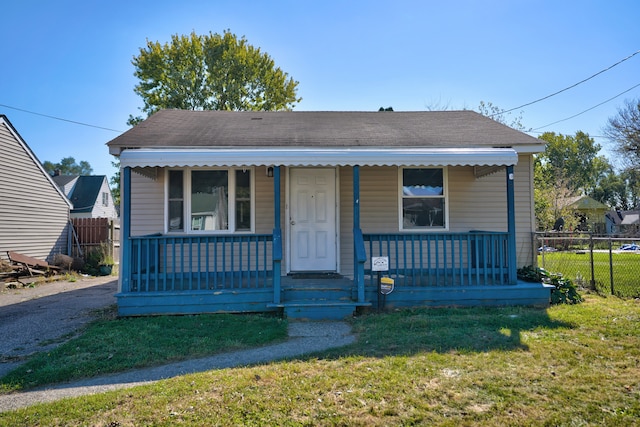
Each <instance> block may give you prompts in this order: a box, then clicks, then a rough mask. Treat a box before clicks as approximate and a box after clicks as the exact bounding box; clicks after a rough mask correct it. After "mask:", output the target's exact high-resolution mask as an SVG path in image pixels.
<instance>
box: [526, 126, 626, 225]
mask: <svg viewBox="0 0 640 427" xmlns="http://www.w3.org/2000/svg"><path fill="white" fill-rule="evenodd" d="M540 139H542V140H544V141H546V143H547V144H546V147H545V151H544V153H540V154H539V155H537V156H536V160H535V163H534V200H535V213H536V221H537V223H538V228H539V229H543V230H550V229H553V228H555V226H556V220H558V219H559V218H563V220H564V229H574V228H576V226H577V225H578V224H577V222H578V221H577V218H576V217H575V216H574V212H572V211H571V210H570V209H569V208H568V207H567V203H566V200H567V199H568V198H570V197H573V196H578V195H588V196H591V197H593V198H594V199H596V200H598V201H600V202H602V203H607V204H609V205H610V206H614V205H613V204H611V203H610V202H611V200H613V198H615V197H617V196H616V195H613V194H614V193H615V192H616V191H617V189H616V187H612V186H611V184H612V183H613V182H614V180H615V171H614V169H613V166H612V165H611V163H609V161H608V160H607V158H606V157H604V156H602V155H599V152H600V149H601V147H600V145H599V144H596V143H595V141H594V140H593V138H591V137H589V135H588V134H586V133H584V132H581V131H578V132H576V134H575V135H573V136H572V135H562V134H556V133H554V132H545V133H544V134H542V135H541V136H540ZM616 194H617V193H616ZM605 196H606V197H605Z"/></svg>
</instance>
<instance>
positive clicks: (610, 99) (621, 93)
mask: <svg viewBox="0 0 640 427" xmlns="http://www.w3.org/2000/svg"><path fill="white" fill-rule="evenodd" d="M638 86H640V83H638V84H637V85H635V86H633V87H630V88H629V89H627V90H625V91H623V92H620V93H619V94H617V95H615V96H612V97H611V98H609V99H607V100H606V101H602V102H601V103H599V104H597V105H594V106H593V107H590V108H587V109H586V110H584V111H581V112H579V113H578V114H574V115H573V116H571V117H567V118H565V119H561V120H557V121H555V122H553V123H549V124H548V125H544V126H539V127H537V128H535V129H531V130H532V131H536V130H538V129H542V128H546V127H548V126H551V125H555V124H556V123H560V122H564V121H567V120H570V119H573V118H574V117H578V116H579V115H581V114H584V113H586V112H587V111H591V110H593V109H594V108H597V107H599V106H601V105H603V104H606V103H607V102H609V101H613V100H614V99H616V98H617V97H619V96H621V95H624V94H625V93H627V92H630V91H632V90H633V89H635V88H637V87H638Z"/></svg>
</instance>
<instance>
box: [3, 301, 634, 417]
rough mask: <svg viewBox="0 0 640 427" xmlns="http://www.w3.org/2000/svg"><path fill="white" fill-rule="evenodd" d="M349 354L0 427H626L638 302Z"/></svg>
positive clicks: (374, 345) (432, 322) (25, 412)
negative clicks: (79, 426) (200, 426)
mask: <svg viewBox="0 0 640 427" xmlns="http://www.w3.org/2000/svg"><path fill="white" fill-rule="evenodd" d="M353 327H354V330H355V332H356V333H358V340H357V343H356V344H354V345H351V346H348V347H343V348H341V349H337V350H332V351H329V352H326V353H322V354H316V355H313V356H312V357H309V358H306V359H304V360H292V361H285V362H274V363H269V364H264V365H260V366H254V367H245V368H235V369H223V370H213V371H209V372H205V373H200V374H193V375H187V376H183V377H178V378H174V379H170V380H166V381H160V382H158V383H155V384H153V385H149V386H143V387H137V388H133V389H128V390H121V391H115V392H110V393H105V394H100V395H96V396H87V397H82V398H75V399H70V400H64V401H60V402H56V403H52V404H45V405H38V406H34V407H30V408H26V409H22V410H17V411H12V412H7V413H2V414H0V425H7V426H8V425H11V426H23V425H47V426H55V425H92V426H134V425H180V424H182V425H207V426H210V425H212V426H213V425H220V426H230V425H255V426H262V425H278V426H335V425H349V426H352V425H353V426H389V425H394V426H395V425H439V426H461V425H478V426H505V425H534V426H538V425H540V426H542V425H548V426H591V425H592V426H602V425H605V426H606V425H609V426H632V425H637V424H638V419H640V301H638V300H621V299H618V298H615V297H609V298H603V297H599V296H595V295H588V294H587V295H585V301H584V302H583V303H581V304H576V305H560V306H553V307H551V308H548V309H539V308H523V307H513V308H459V309H425V310H403V311H395V312H391V313H386V314H380V315H376V314H373V315H367V316H362V317H359V318H356V319H354V320H353Z"/></svg>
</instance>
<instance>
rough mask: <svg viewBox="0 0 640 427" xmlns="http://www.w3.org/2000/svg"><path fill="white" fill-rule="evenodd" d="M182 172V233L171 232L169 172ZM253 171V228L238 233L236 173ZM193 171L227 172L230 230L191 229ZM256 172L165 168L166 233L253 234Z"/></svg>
mask: <svg viewBox="0 0 640 427" xmlns="http://www.w3.org/2000/svg"><path fill="white" fill-rule="evenodd" d="M172 170H174V171H182V173H183V176H182V179H183V186H184V187H183V198H182V200H183V204H182V218H183V226H184V229H183V230H181V231H169V171H172ZM238 170H240V171H245V170H248V171H251V177H250V183H249V185H250V187H251V196H250V197H251V200H250V204H251V226H250V229H249V230H238V231H236V229H235V228H236V174H235V171H238ZM192 171H226V172H227V178H228V182H227V185H228V186H229V203H228V209H229V212H228V229H227V230H192V229H191V220H190V218H191V172H192ZM255 176H256V174H255V170H254V168H253V167H229V168H225V167H211V168H205V167H184V168H165V172H164V225H163V228H164V233H165V234H171V235H184V234H253V233H255V228H256V197H255V196H256V195H255V189H256V186H255Z"/></svg>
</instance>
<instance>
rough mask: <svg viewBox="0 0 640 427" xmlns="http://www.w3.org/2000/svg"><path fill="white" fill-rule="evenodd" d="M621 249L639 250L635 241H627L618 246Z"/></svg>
mask: <svg viewBox="0 0 640 427" xmlns="http://www.w3.org/2000/svg"><path fill="white" fill-rule="evenodd" d="M620 250H621V251H638V250H640V245H636V244H635V243H627V244H626V245H622V246H620Z"/></svg>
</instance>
